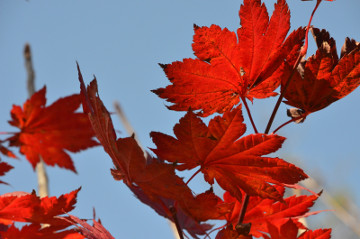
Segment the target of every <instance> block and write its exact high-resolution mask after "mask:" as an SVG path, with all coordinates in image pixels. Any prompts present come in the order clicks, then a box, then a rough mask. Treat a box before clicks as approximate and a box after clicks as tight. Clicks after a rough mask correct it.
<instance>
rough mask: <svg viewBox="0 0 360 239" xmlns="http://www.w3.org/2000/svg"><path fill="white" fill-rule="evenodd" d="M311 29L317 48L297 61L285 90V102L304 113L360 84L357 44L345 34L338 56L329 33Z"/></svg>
mask: <svg viewBox="0 0 360 239" xmlns="http://www.w3.org/2000/svg"><path fill="white" fill-rule="evenodd" d="M312 31H313V35H314V38H315V40H316V43H317V46H318V50H317V51H316V54H315V55H313V56H311V57H310V58H309V59H307V60H306V61H305V60H304V61H303V62H302V63H301V64H300V67H299V68H298V71H296V72H295V74H294V76H293V79H292V80H291V82H290V84H289V86H288V88H287V90H286V92H285V98H286V101H285V103H287V104H289V105H292V106H295V107H297V108H300V109H302V110H304V111H305V113H304V114H303V115H304V117H306V116H307V115H308V114H310V113H312V112H315V111H318V110H321V109H323V108H325V107H327V106H328V105H330V104H331V103H333V102H335V101H337V100H339V99H341V98H343V97H345V96H346V95H348V94H350V93H351V92H352V91H353V90H355V89H356V88H357V87H358V86H359V84H360V44H359V43H357V42H356V41H354V40H350V39H348V38H347V39H346V41H345V44H344V46H343V48H342V52H341V56H340V59H339V57H338V55H337V52H336V45H335V41H334V39H333V38H331V37H330V35H329V33H328V32H326V31H325V30H322V31H320V30H319V29H316V28H314V29H313V30H312ZM287 67H288V68H290V66H289V65H287ZM284 79H287V77H284ZM285 83H286V82H285V80H284V81H283V85H284V84H285Z"/></svg>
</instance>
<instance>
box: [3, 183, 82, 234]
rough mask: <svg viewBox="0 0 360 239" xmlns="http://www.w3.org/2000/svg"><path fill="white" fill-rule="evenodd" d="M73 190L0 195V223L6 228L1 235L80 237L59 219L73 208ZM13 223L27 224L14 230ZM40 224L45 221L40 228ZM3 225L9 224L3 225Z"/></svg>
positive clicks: (74, 201)
mask: <svg viewBox="0 0 360 239" xmlns="http://www.w3.org/2000/svg"><path fill="white" fill-rule="evenodd" d="M79 190H80V189H77V190H74V191H72V192H70V193H68V194H64V195H61V196H60V197H58V198H56V197H44V198H39V197H38V196H36V195H35V193H31V194H29V193H24V192H14V193H9V194H4V195H1V196H0V224H2V225H3V227H5V228H6V229H5V230H3V231H1V232H0V235H1V236H2V238H36V237H37V238H65V237H66V236H68V235H72V236H73V237H72V238H83V237H81V235H76V234H78V233H76V232H74V231H73V230H71V229H68V230H64V229H66V228H67V227H68V226H70V225H71V224H69V223H68V222H66V221H65V220H63V219H61V218H59V216H60V215H63V214H64V213H67V212H69V211H71V210H73V209H74V206H75V203H76V197H77V193H78V192H79ZM14 222H27V223H31V224H29V225H27V226H24V227H23V228H22V229H17V228H16V227H15V226H14V224H13V223H14ZM41 224H47V225H48V226H47V227H46V228H42V227H41ZM5 225H11V226H10V227H6V226H5Z"/></svg>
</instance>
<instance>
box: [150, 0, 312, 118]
mask: <svg viewBox="0 0 360 239" xmlns="http://www.w3.org/2000/svg"><path fill="white" fill-rule="evenodd" d="M239 15H240V19H241V28H239V29H238V31H237V35H236V34H235V33H234V32H231V31H229V30H228V29H226V28H224V29H221V28H220V27H219V26H216V25H212V26H211V27H197V26H195V35H194V43H193V45H192V47H193V50H194V54H195V55H196V56H197V59H184V60H183V61H182V62H174V63H172V64H170V65H161V66H162V67H163V69H164V71H165V73H166V75H167V77H168V79H169V80H170V82H171V83H172V85H169V86H167V87H166V88H160V89H157V90H154V91H153V92H155V93H156V94H157V95H158V96H160V97H161V98H164V99H167V101H169V102H172V103H174V105H171V106H170V107H169V108H170V109H172V110H180V111H186V110H188V109H189V107H191V109H193V110H201V112H200V114H201V115H203V116H208V115H210V114H212V113H214V112H218V113H223V112H225V111H227V110H229V109H231V108H232V107H233V106H234V105H236V104H238V103H239V101H240V98H241V99H242V100H243V101H245V98H248V99H250V100H252V98H253V97H255V98H265V97H269V96H274V95H276V93H275V92H274V90H275V89H276V88H277V87H278V86H279V84H280V76H281V75H282V72H281V71H280V70H278V69H280V66H281V65H282V64H283V62H284V61H285V59H286V61H288V62H292V61H294V60H295V59H296V57H297V52H298V50H299V49H300V47H301V45H302V43H303V39H304V36H305V30H304V29H303V28H300V29H298V30H296V31H294V32H293V33H292V34H291V35H290V36H288V38H287V39H286V40H285V38H286V35H287V33H288V31H289V28H290V11H289V9H288V6H287V4H286V2H285V0H278V2H277V4H275V10H274V12H273V15H272V17H271V19H270V21H269V16H268V13H267V9H266V7H265V5H264V4H261V1H260V0H245V1H244V4H243V5H242V6H241V8H240V12H239Z"/></svg>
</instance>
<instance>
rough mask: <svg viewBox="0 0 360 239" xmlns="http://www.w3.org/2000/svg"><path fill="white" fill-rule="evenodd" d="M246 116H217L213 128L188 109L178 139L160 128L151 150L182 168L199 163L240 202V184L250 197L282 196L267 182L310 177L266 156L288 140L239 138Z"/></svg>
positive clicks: (236, 112) (178, 128)
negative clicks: (153, 147)
mask: <svg viewBox="0 0 360 239" xmlns="http://www.w3.org/2000/svg"><path fill="white" fill-rule="evenodd" d="M243 120H244V119H243V117H242V113H241V107H238V108H235V109H233V110H232V111H228V112H226V113H224V115H223V116H222V117H221V116H217V117H215V118H214V119H212V120H210V122H209V126H206V125H205V124H204V123H203V122H202V120H201V119H200V118H199V117H197V116H196V115H195V114H194V113H192V112H191V111H189V112H188V113H187V114H186V115H185V116H184V117H183V118H182V119H180V122H179V123H178V124H176V125H175V127H174V133H175V136H176V137H177V138H174V137H171V136H169V135H165V134H162V133H159V132H152V133H151V134H150V135H151V137H152V139H153V142H154V143H155V145H156V146H157V148H156V149H152V151H153V152H154V153H155V154H156V155H157V156H158V157H159V158H161V159H164V160H167V161H169V162H173V163H176V164H177V166H176V168H177V169H179V170H185V169H193V168H195V167H197V166H200V170H201V171H202V172H203V173H204V177H205V180H206V181H207V182H209V183H210V184H213V183H214V179H216V180H217V182H218V183H219V184H220V186H221V187H222V188H224V189H225V190H227V191H229V192H231V193H232V194H233V195H234V196H236V197H237V198H239V200H241V197H242V196H241V191H240V188H241V189H243V190H244V191H245V192H246V193H248V194H249V195H252V196H255V195H256V196H260V197H263V198H272V199H276V200H281V195H280V194H279V193H278V191H277V190H276V189H275V188H274V186H273V185H271V184H269V183H272V184H281V183H289V184H294V183H296V182H298V181H300V180H302V179H304V178H306V177H307V175H306V174H305V173H304V172H303V171H302V170H301V169H300V168H297V167H296V166H295V165H293V164H290V163H287V162H285V161H284V160H282V159H280V158H270V157H262V156H261V155H266V154H269V153H272V152H275V151H277V150H278V149H279V148H280V147H281V145H282V143H283V141H284V140H285V138H284V137H281V136H278V135H266V134H252V135H247V136H244V137H241V136H242V135H243V134H244V133H245V130H246V126H245V124H244V123H243ZM240 137H241V138H240Z"/></svg>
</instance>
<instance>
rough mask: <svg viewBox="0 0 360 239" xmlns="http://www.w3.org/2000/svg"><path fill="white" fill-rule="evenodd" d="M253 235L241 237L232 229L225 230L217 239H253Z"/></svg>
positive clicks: (221, 231) (219, 233)
mask: <svg viewBox="0 0 360 239" xmlns="http://www.w3.org/2000/svg"><path fill="white" fill-rule="evenodd" d="M252 238H253V237H252V236H251V235H248V236H244V235H239V233H238V232H237V231H235V230H234V229H233V228H231V227H227V228H224V229H222V230H220V231H219V232H218V234H217V235H216V237H215V239H252Z"/></svg>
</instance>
